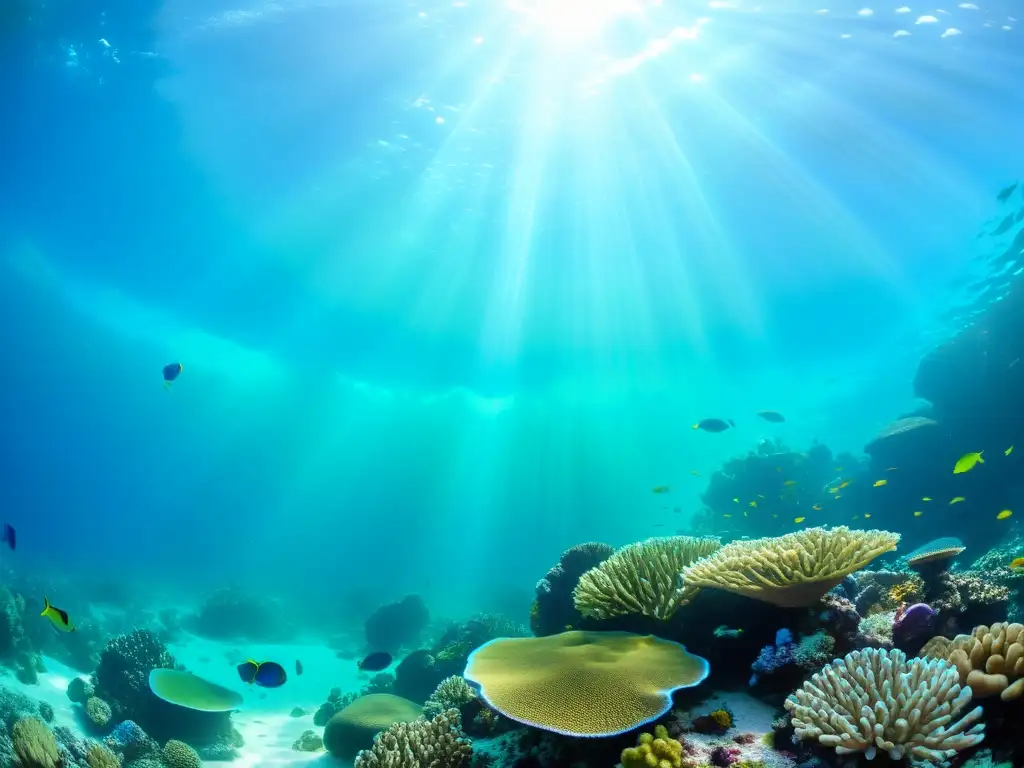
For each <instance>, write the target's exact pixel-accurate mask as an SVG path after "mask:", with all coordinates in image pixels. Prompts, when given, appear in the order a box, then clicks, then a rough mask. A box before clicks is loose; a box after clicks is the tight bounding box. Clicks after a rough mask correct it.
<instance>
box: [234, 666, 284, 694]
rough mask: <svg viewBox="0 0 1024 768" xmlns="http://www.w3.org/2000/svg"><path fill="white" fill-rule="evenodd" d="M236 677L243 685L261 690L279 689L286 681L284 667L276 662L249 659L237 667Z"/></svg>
mask: <svg viewBox="0 0 1024 768" xmlns="http://www.w3.org/2000/svg"><path fill="white" fill-rule="evenodd" d="M238 676H239V677H240V678H242V682H243V683H249V684H250V685H258V686H260V687H262V688H280V687H281V686H282V685H284V684H285V683H286V682H287V681H288V674H287V673H286V672H285V671H284V667H282V666H281V665H280V664H278V663H277V662H276V661H263V662H256V661H253V660H252V659H249V660H248V661H244V662H242V663H241V664H239V665H238Z"/></svg>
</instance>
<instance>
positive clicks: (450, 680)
mask: <svg viewBox="0 0 1024 768" xmlns="http://www.w3.org/2000/svg"><path fill="white" fill-rule="evenodd" d="M475 700H476V691H474V690H473V689H472V688H471V687H470V685H469V683H467V682H466V678H464V677H462V675H452V676H451V677H446V678H445V679H444V680H442V681H441V682H440V683H438V685H437V688H435V689H434V692H433V693H432V694H430V697H429V698H428V699H427V702H426V704H424V705H423V715H424V716H425V717H427V718H428V719H429V718H432V717H434V716H436V715H439V714H441V713H442V712H445V711H447V710H449V709H461V708H462V706H463V705H464V704H468V703H469V702H471V701H475Z"/></svg>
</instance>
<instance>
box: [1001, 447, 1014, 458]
mask: <svg viewBox="0 0 1024 768" xmlns="http://www.w3.org/2000/svg"><path fill="white" fill-rule="evenodd" d="M1011 453H1013V446H1012V445H1011V446H1010V447H1009V448H1007V449H1006V450H1005V451H1003V455H1005V456H1009V455H1010V454H1011Z"/></svg>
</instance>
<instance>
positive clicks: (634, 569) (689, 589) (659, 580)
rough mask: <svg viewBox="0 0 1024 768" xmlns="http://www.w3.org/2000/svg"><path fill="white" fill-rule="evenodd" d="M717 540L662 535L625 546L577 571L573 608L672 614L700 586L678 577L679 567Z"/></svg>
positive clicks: (607, 614) (606, 614) (603, 615)
mask: <svg viewBox="0 0 1024 768" xmlns="http://www.w3.org/2000/svg"><path fill="white" fill-rule="evenodd" d="M721 546H722V543H721V542H720V541H719V540H718V539H711V538H703V539H702V538H696V537H693V536H666V537H660V538H652V539H647V540H646V541H641V542H638V543H636V544H630V545H629V546H626V547H623V548H622V549H620V550H619V551H617V552H616V553H615V554H614V555H612V556H611V557H609V558H608V559H607V560H605V561H604V562H602V563H601V564H600V565H598V566H597V567H595V568H591V569H590V570H589V571H587V572H586V573H584V574H583V576H582V577H580V580H579V583H578V584H577V585H576V589H575V590H574V592H573V601H574V604H575V606H576V610H578V611H579V612H580V613H581V614H582V615H584V616H588V617H592V618H596V619H608V618H611V617H613V616H624V615H629V614H634V613H636V614H641V615H644V616H650V617H652V618H655V619H668V618H671V616H672V614H673V613H675V612H676V610H677V609H678V608H679V607H680V606H683V605H686V604H687V603H689V602H690V601H691V600H692V599H693V598H694V597H696V596H697V592H699V589H698V588H696V587H694V586H690V585H686V584H683V583H680V580H679V572H680V571H681V570H682V569H683V568H685V567H686V566H688V565H690V564H691V563H694V562H696V561H697V560H699V559H701V558H702V557H706V556H708V555H710V554H712V553H713V552H716V551H717V550H719V549H720V548H721Z"/></svg>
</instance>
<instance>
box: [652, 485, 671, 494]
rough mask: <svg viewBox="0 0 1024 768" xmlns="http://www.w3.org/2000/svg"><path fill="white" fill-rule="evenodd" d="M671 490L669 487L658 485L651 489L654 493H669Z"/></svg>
mask: <svg viewBox="0 0 1024 768" xmlns="http://www.w3.org/2000/svg"><path fill="white" fill-rule="evenodd" d="M670 490H671V488H669V487H668V486H667V485H656V486H654V487H653V488H651V492H652V493H668V492H669V491H670Z"/></svg>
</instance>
